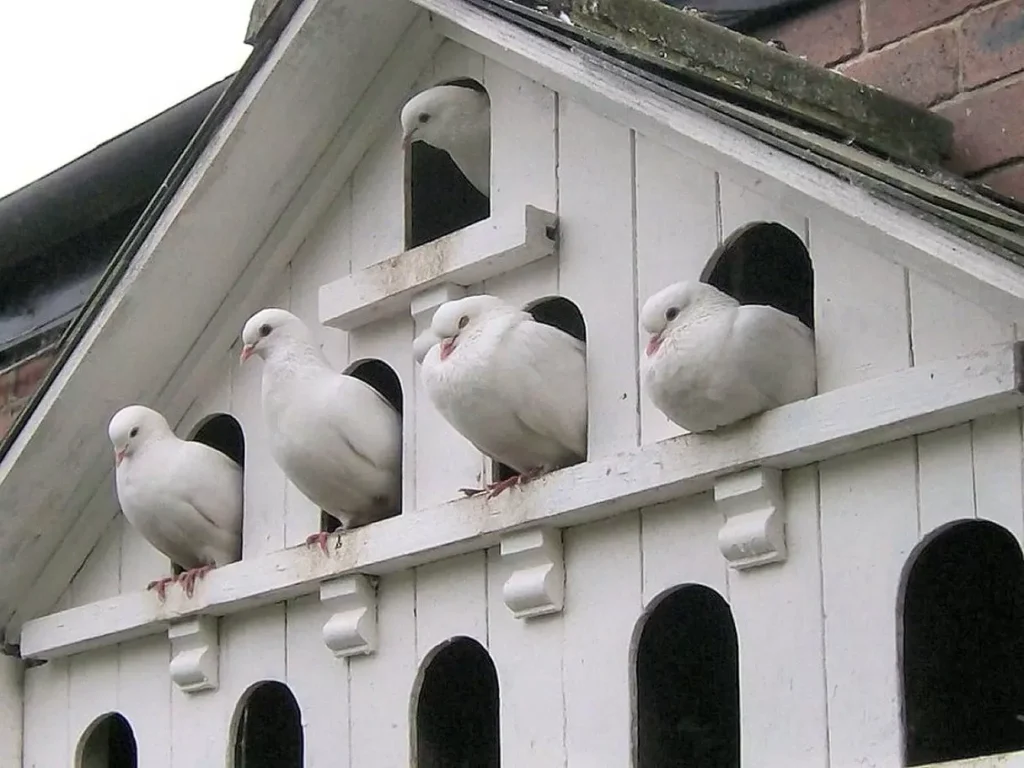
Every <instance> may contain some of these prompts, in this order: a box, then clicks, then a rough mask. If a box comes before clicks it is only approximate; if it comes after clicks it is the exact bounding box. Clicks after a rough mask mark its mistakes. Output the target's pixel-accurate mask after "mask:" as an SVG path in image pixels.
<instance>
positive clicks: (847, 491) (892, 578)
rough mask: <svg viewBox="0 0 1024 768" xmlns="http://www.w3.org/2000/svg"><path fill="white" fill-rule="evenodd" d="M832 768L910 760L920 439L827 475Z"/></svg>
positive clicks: (837, 465)
mask: <svg viewBox="0 0 1024 768" xmlns="http://www.w3.org/2000/svg"><path fill="white" fill-rule="evenodd" d="M820 483H821V554H822V568H823V571H824V574H823V597H824V610H825V665H826V681H827V686H828V718H829V748H830V752H831V764H832V765H898V764H899V763H900V761H901V759H902V757H901V756H902V743H901V727H900V682H899V675H900V671H899V665H898V661H897V655H896V637H897V631H898V629H897V624H896V610H897V595H898V592H899V587H900V579H901V577H902V573H903V568H904V565H905V563H906V561H907V557H908V556H909V554H910V552H911V551H912V550H913V548H914V545H915V544H916V542H917V489H916V485H917V478H916V466H915V456H914V441H913V439H912V438H908V439H906V440H900V441H898V442H895V443H889V444H887V445H883V446H879V447H878V448H872V449H870V450H866V451H858V452H856V453H853V454H850V455H848V456H843V457H840V458H836V459H832V460H831V461H827V462H824V463H822V464H821V465H820Z"/></svg>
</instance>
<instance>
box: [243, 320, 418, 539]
mask: <svg viewBox="0 0 1024 768" xmlns="http://www.w3.org/2000/svg"><path fill="white" fill-rule="evenodd" d="M242 344H243V346H242V354H241V362H242V363H244V362H245V361H246V360H247V359H248V358H249V357H251V356H252V355H256V356H257V357H260V358H262V359H263V362H264V365H263V417H264V419H265V420H266V423H267V432H268V437H269V440H270V451H271V455H273V457H274V460H275V461H276V462H277V463H278V464H279V465H280V467H281V469H282V470H284V473H285V475H287V476H288V479H289V480H291V481H292V483H294V484H295V487H296V488H298V489H299V491H300V492H301V493H302V494H303V495H304V496H306V498H308V499H309V500H310V501H312V502H313V503H314V504H316V505H318V506H319V507H320V508H321V509H322V510H323V511H324V512H326V513H327V514H329V515H330V516H331V517H334V518H335V519H337V520H338V521H340V522H341V524H342V526H343V528H344V529H346V530H348V529H350V528H356V527H358V526H362V525H366V524H368V523H372V522H376V521H377V520H383V519H384V518H387V517H392V516H394V515H397V514H398V513H399V512H400V511H401V499H402V476H401V464H402V419H401V416H400V415H399V413H398V411H396V410H395V408H394V407H393V406H392V405H391V404H390V403H389V402H388V401H387V400H385V399H384V397H383V396H382V395H381V394H380V393H379V392H377V390H375V389H374V388H373V387H371V386H370V385H369V384H366V383H365V382H363V381H360V380H359V379H357V378H354V377H353V376H348V375H345V374H341V373H338V372H336V371H334V370H332V369H331V368H330V366H329V365H328V364H327V360H326V359H325V358H324V356H323V354H322V353H321V352H320V349H319V348H318V347H317V346H316V345H314V344H313V342H312V339H311V338H310V335H309V329H307V328H306V326H305V324H304V323H303V322H302V321H301V320H299V318H297V317H296V316H295V315H293V314H292V313H291V312H287V311H285V310H283V309H263V310H260V311H259V312H257V313H256V314H255V315H253V316H252V317H251V318H249V320H248V322H246V324H245V327H244V328H243V330H242ZM327 536H328V534H327V533H325V532H319V533H314V534H312V535H310V536H309V538H308V539H307V540H306V542H307V544H313V543H319V545H320V547H321V549H323V550H324V552H326V551H327Z"/></svg>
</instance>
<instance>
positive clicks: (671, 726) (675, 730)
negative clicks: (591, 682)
mask: <svg viewBox="0 0 1024 768" xmlns="http://www.w3.org/2000/svg"><path fill="white" fill-rule="evenodd" d="M641 621H642V622H643V624H642V629H641V630H640V637H639V639H638V640H637V644H636V696H635V700H634V707H635V710H634V716H635V717H636V723H637V729H636V734H637V745H636V746H637V766H638V768H675V766H686V768H739V765H740V685H739V647H738V641H737V637H736V626H735V624H734V623H733V619H732V611H730V609H729V605H728V603H726V602H725V600H724V599H722V597H721V596H720V595H719V594H718V593H717V592H715V591H714V590H712V589H709V588H707V587H704V586H700V585H688V586H685V587H680V588H677V589H675V590H673V591H671V592H669V593H668V594H667V595H665V596H664V597H662V598H661V599H660V600H659V601H657V602H656V604H655V606H654V608H652V609H651V610H650V611H649V613H648V614H647V616H646V618H645V619H641Z"/></svg>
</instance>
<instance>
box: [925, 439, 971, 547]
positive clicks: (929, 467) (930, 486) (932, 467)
mask: <svg viewBox="0 0 1024 768" xmlns="http://www.w3.org/2000/svg"><path fill="white" fill-rule="evenodd" d="M917 464H918V472H919V477H918V486H919V494H920V501H919V505H920V506H919V510H918V525H919V528H918V534H919V535H920V536H926V535H927V534H928V533H930V532H932V531H934V530H935V529H936V528H939V527H941V526H943V525H945V524H946V523H950V522H952V521H954V520H969V519H971V518H973V517H974V516H975V511H974V466H973V457H972V455H971V425H970V424H960V425H959V426H956V427H949V428H948V429H940V430H938V431H937V432H929V433H928V434H925V435H919V436H918V438H917Z"/></svg>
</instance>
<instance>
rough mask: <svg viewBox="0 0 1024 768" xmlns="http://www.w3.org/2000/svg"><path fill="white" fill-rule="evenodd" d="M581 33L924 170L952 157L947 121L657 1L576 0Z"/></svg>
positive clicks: (575, 18)
mask: <svg viewBox="0 0 1024 768" xmlns="http://www.w3.org/2000/svg"><path fill="white" fill-rule="evenodd" d="M569 16H570V18H571V19H572V21H573V23H574V24H575V25H577V27H582V28H583V29H585V30H588V31H590V32H592V33H595V34H597V35H600V36H601V37H603V38H606V39H607V40H608V41H609V42H611V43H612V44H613V45H614V46H615V47H617V48H619V49H621V50H623V51H627V52H629V53H630V54H631V55H633V56H636V57H637V58H639V59H642V60H647V61H649V62H651V63H654V64H657V65H658V66H659V67H664V68H667V69H670V70H673V71H676V72H677V73H678V74H680V75H682V76H685V77H691V78H697V79H698V80H701V81H703V82H704V83H705V84H708V85H712V86H714V87H717V88H719V89H722V90H723V91H725V92H728V93H732V94H734V95H739V96H741V97H743V98H745V99H747V100H754V101H755V102H759V103H761V104H763V105H765V106H769V107H774V108H776V109H779V110H783V111H785V112H788V113H791V114H795V115H797V116H799V117H800V118H801V119H803V120H805V121H807V122H808V123H809V124H811V125H815V126H818V127H820V128H823V129H826V130H828V131H830V132H831V133H833V134H836V135H838V136H840V137H843V138H847V139H850V140H852V141H855V142H856V143H858V144H860V145H862V146H865V147H868V148H870V149H872V150H874V151H877V152H879V153H881V154H883V155H886V156H889V157H892V158H894V159H898V160H902V161H904V162H908V163H910V164H912V165H915V166H918V167H931V166H936V165H938V164H939V162H940V161H941V159H942V158H944V157H946V156H948V154H949V151H950V149H951V147H952V138H953V128H952V124H951V123H950V122H949V121H948V120H946V119H945V118H942V117H939V116H938V115H935V114H933V113H931V112H929V111H928V110H926V109H922V108H921V107H917V106H914V105H912V104H908V103H906V102H904V101H901V100H899V99H897V98H894V97H892V96H890V95H888V94H886V93H884V92H883V91H880V90H878V89H877V88H872V87H871V86H867V85H862V84H860V83H857V82H855V81H854V80H851V79H849V78H847V77H844V76H843V75H840V74H837V73H835V72H831V71H829V70H826V69H823V68H821V67H818V66H816V65H814V64H811V63H809V62H807V61H804V60H803V59H801V58H798V57H796V56H792V55H790V54H787V53H784V52H783V51H779V50H777V49H775V48H772V47H771V46H768V45H765V44H763V43H761V42H760V41H758V40H755V39H754V38H751V37H746V36H744V35H741V34H738V33H736V32H733V31H732V30H729V29H726V28H725V27H720V26H718V25H717V24H713V23H711V22H709V21H705V20H704V19H702V18H701V17H700V16H699V14H697V13H693V12H686V11H680V10H677V9H675V8H672V7H670V6H667V5H664V4H663V3H660V2H657V0H572V10H571V11H570V13H569Z"/></svg>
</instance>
